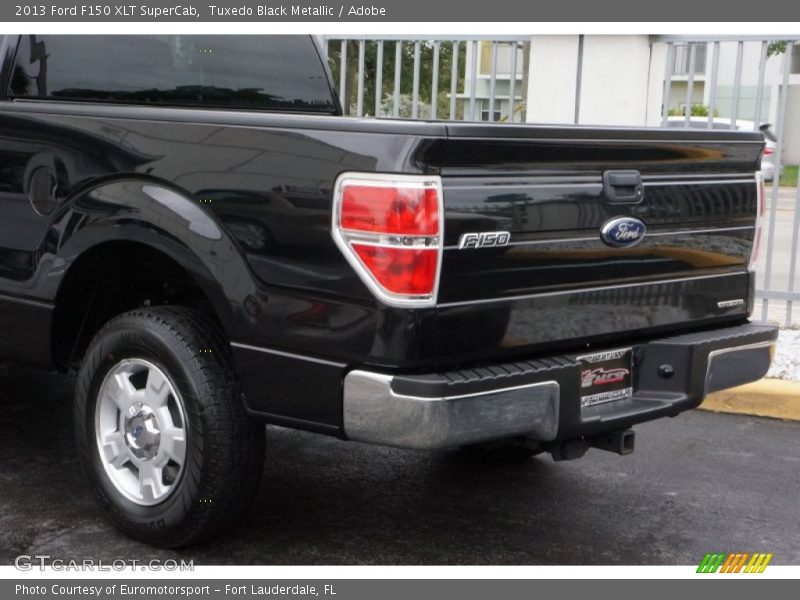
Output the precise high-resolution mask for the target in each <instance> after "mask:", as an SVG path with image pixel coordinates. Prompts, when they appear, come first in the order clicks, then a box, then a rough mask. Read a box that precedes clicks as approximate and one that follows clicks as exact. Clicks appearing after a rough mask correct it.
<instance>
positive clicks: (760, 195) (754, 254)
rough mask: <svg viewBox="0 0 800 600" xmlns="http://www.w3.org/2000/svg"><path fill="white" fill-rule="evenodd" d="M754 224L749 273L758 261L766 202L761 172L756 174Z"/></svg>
mask: <svg viewBox="0 0 800 600" xmlns="http://www.w3.org/2000/svg"><path fill="white" fill-rule="evenodd" d="M756 202H757V206H756V222H755V232H754V234H753V247H752V249H751V250H750V261H749V264H748V267H749V269H750V270H751V271H753V270H755V268H756V262H757V261H758V252H759V250H760V249H761V219H762V217H763V216H764V207H765V206H766V201H765V198H764V177H763V175H762V174H761V172H757V173H756Z"/></svg>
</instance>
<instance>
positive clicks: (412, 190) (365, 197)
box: [333, 173, 442, 306]
mask: <svg viewBox="0 0 800 600" xmlns="http://www.w3.org/2000/svg"><path fill="white" fill-rule="evenodd" d="M333 238H334V240H335V241H336V244H337V245H338V246H339V248H340V249H341V251H342V252H343V253H344V256H345V258H346V259H347V260H348V262H349V263H350V264H351V265H352V266H353V267H354V268H355V270H356V272H357V273H358V275H359V276H360V277H361V279H362V281H364V283H365V284H366V285H367V287H369V288H370V289H371V290H372V291H373V293H375V295H376V296H378V298H380V299H381V300H383V301H384V302H386V303H387V304H392V305H401V306H409V305H411V306H424V305H432V304H434V303H435V302H436V291H437V290H436V286H437V283H438V279H439V269H440V266H441V257H442V184H441V180H440V179H439V178H438V177H432V176H400V175H381V174H361V173H347V174H344V175H342V176H341V177H339V179H338V181H337V183H336V191H335V195H334V206H333Z"/></svg>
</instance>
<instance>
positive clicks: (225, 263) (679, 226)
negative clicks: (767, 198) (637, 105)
mask: <svg viewBox="0 0 800 600" xmlns="http://www.w3.org/2000/svg"><path fill="white" fill-rule="evenodd" d="M1 50H2V54H3V57H4V61H3V66H2V73H0V75H1V77H2V90H3V97H2V99H0V326H2V330H3V335H2V337H0V359H3V360H7V361H16V362H18V363H24V364H29V365H34V366H42V367H45V368H56V369H60V370H62V371H65V372H76V373H77V381H76V393H75V408H74V421H75V422H74V426H75V432H76V440H77V449H78V453H79V455H80V458H81V460H82V461H83V463H84V465H85V468H86V471H87V473H88V476H89V479H90V481H91V484H92V486H93V488H94V490H95V492H96V495H97V496H98V498H99V500H100V505H101V506H102V508H103V510H104V511H105V513H106V514H107V515H108V517H109V518H110V519H111V521H112V522H113V523H114V524H115V525H116V526H117V527H119V528H120V529H122V530H123V531H125V532H126V533H128V534H129V535H131V536H133V537H136V538H138V539H141V540H145V541H147V542H150V543H153V544H159V545H163V546H179V545H185V544H187V543H190V542H193V541H196V540H198V539H201V538H205V537H208V536H210V535H212V534H214V533H215V532H219V531H220V530H222V529H224V528H225V527H227V526H228V525H229V524H230V522H231V520H232V519H234V518H236V517H237V516H239V515H241V514H242V513H243V512H244V511H243V508H244V507H245V506H246V504H247V502H248V501H249V499H251V498H252V497H253V496H254V494H255V491H256V489H257V486H258V483H259V477H260V474H261V471H262V470H263V461H264V426H263V424H264V423H265V422H266V423H272V424H277V425H282V426H288V427H296V428H301V429H306V430H311V431H316V432H320V433H324V434H329V435H333V436H338V437H340V438H342V439H347V440H355V441H361V442H373V443H377V444H387V445H393V446H399V447H406V448H418V449H435V448H446V447H462V448H482V449H484V450H486V451H491V450H492V448H498V447H502V448H508V449H515V451H518V452H522V453H529V454H533V453H536V452H540V451H546V452H550V453H551V454H552V456H553V457H554V458H555V459H557V460H564V459H570V458H577V457H579V456H581V455H582V454H583V453H584V452H585V451H586V449H587V448H589V447H597V448H603V449H606V450H611V451H615V452H617V453H619V454H627V453H630V452H631V451H632V450H633V431H632V430H631V427H632V426H633V425H635V424H636V423H640V422H643V421H649V420H652V419H657V418H660V417H666V416H675V415H677V414H678V413H680V412H682V411H685V410H687V409H691V408H694V407H696V406H698V405H699V404H700V403H701V402H702V400H703V398H704V396H705V395H706V394H707V393H709V392H713V391H716V390H720V389H723V388H727V387H731V386H735V385H738V384H741V383H745V382H749V381H753V380H756V379H759V378H760V377H762V376H763V375H764V374H765V373H766V371H767V369H768V367H769V363H770V359H771V356H772V351H773V348H774V343H775V339H776V333H777V332H776V329H775V328H773V327H769V326H766V325H760V324H757V323H751V322H749V320H748V317H749V314H750V312H751V309H752V306H753V295H754V279H755V278H754V274H753V270H752V267H753V264H754V258H755V254H756V248H757V246H758V241H759V236H760V232H759V215H760V213H761V211H762V210H763V198H762V188H761V184H760V181H759V178H758V176H757V171H758V168H759V160H760V155H761V152H762V149H763V147H764V140H763V138H762V135H761V133H760V132H754V133H747V132H737V131H720V130H709V131H705V130H696V129H691V130H685V131H683V130H676V129H658V128H649V129H646V128H639V129H634V128H593V127H572V126H570V127H562V126H558V127H556V126H536V125H522V124H488V123H484V124H481V123H467V122H433V121H430V122H424V121H402V120H392V119H374V118H373V119H353V118H347V117H344V116H342V110H341V106H340V103H339V100H338V98H337V94H336V93H335V92H334V90H333V86H332V83H331V77H330V73H329V71H328V68H327V65H326V62H325V60H324V59H323V57H322V52H321V48H320V47H319V45H318V44H317V42H316V40H314V39H313V38H311V37H293V36H285V37H281V36H276V37H265V36H241V37H232V36H182V35H152V36H57V35H23V36H6V37H5V38H4V39H3V42H2V48H1Z"/></svg>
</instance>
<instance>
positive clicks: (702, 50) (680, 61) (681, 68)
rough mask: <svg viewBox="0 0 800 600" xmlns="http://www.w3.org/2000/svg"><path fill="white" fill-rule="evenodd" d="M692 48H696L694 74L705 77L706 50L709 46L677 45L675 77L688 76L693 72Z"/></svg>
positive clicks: (704, 44) (702, 44)
mask: <svg viewBox="0 0 800 600" xmlns="http://www.w3.org/2000/svg"><path fill="white" fill-rule="evenodd" d="M692 46H696V50H695V57H694V74H695V75H704V74H705V72H706V50H707V48H708V44H706V43H696V44H675V68H674V69H673V71H672V74H673V75H688V74H689V73H690V72H691V71H692V65H691V59H692V48H691V47H692Z"/></svg>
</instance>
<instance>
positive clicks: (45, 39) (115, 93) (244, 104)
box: [9, 35, 336, 113]
mask: <svg viewBox="0 0 800 600" xmlns="http://www.w3.org/2000/svg"><path fill="white" fill-rule="evenodd" d="M322 65H323V64H322V61H321V60H320V57H319V55H318V54H317V50H316V48H315V46H314V44H313V42H312V40H311V38H310V37H308V36H247V35H244V36H226V35H114V36H107V35H86V36H78V35H24V36H22V38H21V40H20V45H19V48H18V50H17V56H16V60H15V64H14V71H13V73H12V77H11V84H10V90H9V95H10V96H12V97H14V98H40V99H41V98H48V99H54V100H78V101H80V100H83V101H91V102H118V103H128V104H151V105H160V106H202V107H214V108H238V109H254V110H257V109H269V110H286V111H299V112H322V113H333V112H335V110H336V109H335V103H334V101H333V94H332V92H331V89H330V86H329V83H328V78H327V75H326V72H325V70H324V68H323V66H322Z"/></svg>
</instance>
